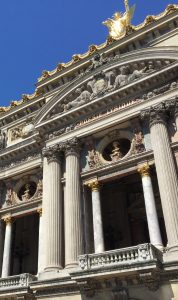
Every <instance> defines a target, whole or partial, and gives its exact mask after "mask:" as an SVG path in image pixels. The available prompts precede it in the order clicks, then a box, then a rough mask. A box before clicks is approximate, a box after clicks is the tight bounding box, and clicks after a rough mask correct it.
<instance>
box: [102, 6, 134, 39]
mask: <svg viewBox="0 0 178 300" xmlns="http://www.w3.org/2000/svg"><path fill="white" fill-rule="evenodd" d="M124 4H125V10H126V11H125V13H124V14H122V13H120V12H116V13H115V14H114V15H113V19H107V20H106V21H104V22H103V24H104V25H106V26H107V27H108V28H109V36H110V37H111V38H113V39H114V40H118V39H120V38H122V37H124V36H125V35H126V33H127V28H129V26H130V25H131V20H132V18H133V15H134V12H135V5H133V6H132V7H129V3H128V0H124Z"/></svg>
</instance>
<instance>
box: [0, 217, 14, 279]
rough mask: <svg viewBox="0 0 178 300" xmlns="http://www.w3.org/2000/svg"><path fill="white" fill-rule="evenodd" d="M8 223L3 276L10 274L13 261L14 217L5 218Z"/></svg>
mask: <svg viewBox="0 0 178 300" xmlns="http://www.w3.org/2000/svg"><path fill="white" fill-rule="evenodd" d="M4 222H5V223H6V230H5V240H4V254H3V263H2V277H8V276H10V263H11V243H12V218H11V217H10V216H8V217H6V218H4Z"/></svg>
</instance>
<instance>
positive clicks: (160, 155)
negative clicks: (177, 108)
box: [144, 103, 178, 251]
mask: <svg viewBox="0 0 178 300" xmlns="http://www.w3.org/2000/svg"><path fill="white" fill-rule="evenodd" d="M167 110H168V107H167V105H166V106H165V103H161V104H160V105H158V106H156V107H152V108H150V109H149V110H147V111H146V112H144V116H147V117H148V118H149V122H150V133H151V142H152V147H153V152H154V158H155V166H156V171H157V177H158V184H159V190H160V196H161V202H162V208H163V214H164V220H165V226H166V232H167V238H168V248H169V249H170V251H174V250H178V217H177V216H178V201H177V199H178V181H177V172H176V167H175V163H174V159H173V154H172V150H171V146H170V140H169V136H168V131H167V123H166V121H167V116H168V115H167Z"/></svg>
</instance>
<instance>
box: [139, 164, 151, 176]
mask: <svg viewBox="0 0 178 300" xmlns="http://www.w3.org/2000/svg"><path fill="white" fill-rule="evenodd" d="M137 171H138V173H139V174H140V175H141V176H142V177H145V176H150V166H149V164H144V165H142V166H140V167H138V169H137Z"/></svg>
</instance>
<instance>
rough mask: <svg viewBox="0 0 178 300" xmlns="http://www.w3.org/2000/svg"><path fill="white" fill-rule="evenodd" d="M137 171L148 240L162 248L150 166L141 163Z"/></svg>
mask: <svg viewBox="0 0 178 300" xmlns="http://www.w3.org/2000/svg"><path fill="white" fill-rule="evenodd" d="M138 172H139V173H140V175H141V177H142V186H143V193H144V200H145V208H146V216H147V222H148V231H149V236H150V242H151V244H152V245H154V246H155V247H157V248H159V249H163V243H162V238H161V232H160V227H159V222H158V215H157V211H156V203H155V198H154V193H153V186H152V182H151V176H150V168H149V165H148V164H145V165H142V166H140V167H139V168H138Z"/></svg>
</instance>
